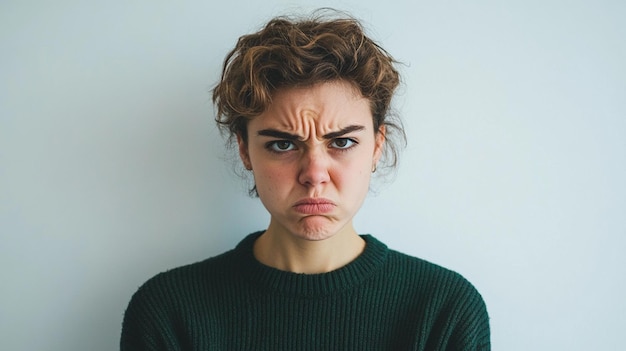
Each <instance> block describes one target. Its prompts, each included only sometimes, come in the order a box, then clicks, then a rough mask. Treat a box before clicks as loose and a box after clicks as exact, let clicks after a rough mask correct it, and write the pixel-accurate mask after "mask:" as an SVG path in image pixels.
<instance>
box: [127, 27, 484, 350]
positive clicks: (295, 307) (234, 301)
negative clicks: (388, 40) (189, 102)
mask: <svg viewBox="0 0 626 351" xmlns="http://www.w3.org/2000/svg"><path fill="white" fill-rule="evenodd" d="M394 63H395V62H394V60H393V59H392V58H391V57H390V56H389V55H388V54H387V53H386V52H385V51H384V50H383V49H382V48H380V47H379V46H378V45H377V44H375V43H374V42H373V41H372V40H371V39H369V38H368V37H367V36H365V35H364V34H363V31H362V28H361V26H360V25H359V23H358V22H357V21H355V20H354V19H350V18H345V19H336V18H330V19H328V18H323V17H318V18H312V19H303V20H290V19H287V18H276V19H274V20H272V21H270V22H269V23H268V24H267V25H266V26H265V28H263V29H262V30H260V31H259V32H257V33H254V34H250V35H246V36H243V37H241V38H240V39H239V41H238V43H237V45H236V47H235V49H234V50H233V51H232V52H231V53H230V54H229V55H228V56H227V58H226V60H225V63H224V70H223V73H222V77H221V80H220V82H219V84H218V85H217V86H216V87H215V89H214V91H213V100H214V103H215V104H216V106H217V118H216V119H217V122H218V124H219V125H220V126H221V127H222V128H223V130H225V131H226V132H227V133H228V135H229V136H230V140H231V141H232V142H236V143H237V145H238V151H239V155H240V157H241V160H242V162H243V165H244V167H245V168H246V169H247V170H249V171H250V172H251V174H252V176H253V179H254V184H255V187H254V189H253V190H252V192H253V193H254V194H256V195H258V197H259V198H260V200H261V202H262V203H263V205H264V206H265V208H266V209H267V210H268V212H269V213H270V215H271V219H270V223H269V225H268V227H267V229H266V230H264V231H260V232H257V233H253V234H250V235H249V236H247V237H246V238H245V239H243V241H241V243H240V244H239V245H238V246H237V247H236V248H235V249H234V250H231V251H229V252H226V253H224V254H222V255H219V256H217V257H213V258H210V259H207V260H205V261H203V262H199V263H195V264H192V265H189V266H185V267H181V268H177V269H174V270H171V271H169V272H166V273H162V274H160V275H157V276H156V277H154V278H152V279H151V280H149V281H148V282H147V283H145V284H144V285H143V286H142V287H141V288H140V289H139V290H138V291H137V293H135V295H134V296H133V298H132V300H131V302H130V304H129V306H128V309H127V311H126V313H125V316H124V324H123V329H122V338H121V349H122V350H273V351H274V350H489V349H490V339H489V322H488V317H487V312H486V309H485V304H484V302H483V300H482V298H481V297H480V295H479V294H478V293H477V291H476V290H475V289H474V288H473V287H472V285H471V284H470V283H468V282H467V281H466V280H465V279H463V278H462V277H461V276H460V275H458V274H457V273H454V272H452V271H449V270H446V269H444V268H441V267H439V266H436V265H434V264H431V263H428V262H425V261H423V260H420V259H418V258H414V257H410V256H407V255H404V254H401V253H399V252H396V251H393V250H390V249H388V248H387V247H386V246H385V245H384V244H383V243H381V242H380V241H378V240H377V239H375V238H374V237H373V236H370V235H358V234H357V232H356V231H355V229H354V227H353V225H352V219H353V217H354V215H355V214H356V212H357V211H358V210H359V208H360V207H361V204H362V203H363V200H364V199H365V196H366V194H367V192H368V188H369V183H370V177H371V174H372V173H373V172H376V170H377V168H378V164H379V161H380V162H382V161H381V157H382V156H383V155H385V156H387V157H386V160H387V161H388V162H390V163H391V165H392V166H393V165H395V161H396V155H395V149H394V147H393V145H394V144H393V143H394V141H395V140H394V138H393V135H392V134H393V133H392V132H393V131H394V130H399V131H400V132H401V133H400V136H402V135H403V134H402V130H401V129H398V128H397V126H398V124H397V123H396V124H394V123H393V122H392V121H391V120H390V117H389V106H390V102H391V98H392V96H393V92H394V90H395V88H396V87H397V85H398V82H399V77H398V73H397V71H396V70H395V69H394V67H393V65H394Z"/></svg>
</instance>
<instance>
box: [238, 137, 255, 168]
mask: <svg viewBox="0 0 626 351" xmlns="http://www.w3.org/2000/svg"><path fill="white" fill-rule="evenodd" d="M237 144H238V145H239V157H240V158H241V162H243V166H244V167H245V168H246V169H247V170H249V171H250V170H252V163H251V162H250V154H249V153H248V144H247V143H246V142H245V141H244V140H243V138H242V137H241V135H239V134H237Z"/></svg>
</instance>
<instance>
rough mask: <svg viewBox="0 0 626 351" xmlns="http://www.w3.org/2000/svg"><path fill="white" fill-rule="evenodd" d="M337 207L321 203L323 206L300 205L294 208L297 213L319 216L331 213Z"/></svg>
mask: <svg viewBox="0 0 626 351" xmlns="http://www.w3.org/2000/svg"><path fill="white" fill-rule="evenodd" d="M334 207H335V205H333V204H330V203H321V204H300V205H296V206H294V208H295V209H296V212H299V213H302V214H308V215H319V214H324V213H328V212H331V211H332V210H333V208H334Z"/></svg>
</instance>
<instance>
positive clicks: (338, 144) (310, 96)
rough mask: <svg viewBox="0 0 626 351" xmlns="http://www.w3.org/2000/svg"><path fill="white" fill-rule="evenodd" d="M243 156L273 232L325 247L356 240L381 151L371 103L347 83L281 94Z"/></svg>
mask: <svg viewBox="0 0 626 351" xmlns="http://www.w3.org/2000/svg"><path fill="white" fill-rule="evenodd" d="M272 101H273V102H272V104H271V105H270V107H269V109H268V110H267V111H266V112H264V113H263V114H261V115H260V116H257V117H255V118H253V119H252V120H251V121H250V122H249V123H248V142H247V144H245V143H243V142H242V140H241V138H239V151H240V155H241V158H242V161H243V162H244V165H245V166H246V168H249V169H251V170H252V172H253V174H254V181H255V184H256V189H257V192H258V194H259V198H260V199H261V202H262V203H263V205H264V206H265V208H267V210H268V211H269V213H270V215H271V221H270V225H269V227H268V232H270V231H271V232H274V233H276V234H279V235H291V236H296V237H298V238H302V239H306V240H323V239H326V238H329V237H332V236H333V235H335V234H337V233H341V232H354V229H353V227H352V218H353V217H354V215H355V214H356V212H357V211H358V209H359V208H360V207H361V204H362V203H363V200H364V199H365V196H366V194H367V192H368V189H369V182H370V175H371V172H372V169H373V167H374V166H375V164H376V162H377V161H378V159H379V157H380V155H381V150H382V146H383V143H384V132H385V130H384V128H382V129H381V130H380V131H377V132H376V133H375V132H374V129H373V128H374V127H373V121H372V113H371V110H370V104H369V101H368V100H367V99H365V98H363V97H362V96H361V95H360V93H359V92H358V90H356V89H355V88H354V87H353V86H352V85H350V84H349V83H346V82H344V81H338V82H329V83H320V84H318V85H314V86H312V87H306V88H287V89H282V90H279V91H277V92H276V93H275V94H274V96H273V100H272Z"/></svg>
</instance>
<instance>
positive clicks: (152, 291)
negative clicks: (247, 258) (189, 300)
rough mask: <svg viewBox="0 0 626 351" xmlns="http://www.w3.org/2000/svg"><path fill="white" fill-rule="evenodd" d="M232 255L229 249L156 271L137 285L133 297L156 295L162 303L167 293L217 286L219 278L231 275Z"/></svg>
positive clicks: (209, 288) (234, 261)
mask: <svg viewBox="0 0 626 351" xmlns="http://www.w3.org/2000/svg"><path fill="white" fill-rule="evenodd" d="M234 256H235V254H234V251H233V250H230V251H227V252H225V253H222V254H220V255H217V256H214V257H211V258H208V259H205V260H203V261H200V262H195V263H192V264H188V265H184V266H180V267H176V268H173V269H170V270H167V271H165V272H161V273H158V274H156V275H155V276H153V277H151V278H150V279H148V280H147V281H146V282H145V283H143V284H142V285H141V286H140V287H139V289H138V290H137V292H136V293H135V294H134V295H133V299H137V298H150V297H151V296H156V297H159V298H160V299H161V303H163V302H165V301H163V300H166V299H167V296H168V295H172V294H174V295H176V294H178V293H182V292H183V291H185V290H188V289H192V290H198V289H201V290H211V289H212V287H216V286H219V285H220V281H221V280H223V279H227V278H228V277H232V276H233V274H232V271H233V270H234V269H235V266H236V257H234Z"/></svg>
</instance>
